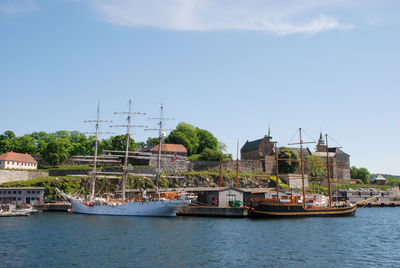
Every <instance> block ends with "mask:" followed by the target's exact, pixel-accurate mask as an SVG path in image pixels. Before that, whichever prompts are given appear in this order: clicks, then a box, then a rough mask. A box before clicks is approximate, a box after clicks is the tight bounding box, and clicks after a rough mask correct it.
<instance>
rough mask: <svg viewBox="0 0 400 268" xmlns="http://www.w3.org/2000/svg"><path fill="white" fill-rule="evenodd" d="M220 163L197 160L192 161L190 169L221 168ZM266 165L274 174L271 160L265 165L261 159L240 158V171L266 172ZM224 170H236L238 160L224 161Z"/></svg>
mask: <svg viewBox="0 0 400 268" xmlns="http://www.w3.org/2000/svg"><path fill="white" fill-rule="evenodd" d="M219 165H220V162H219V161H201V160H196V161H191V162H190V170H193V171H201V170H219ZM265 167H267V171H268V172H270V173H271V174H272V170H271V168H270V165H269V161H268V163H267V165H265V164H264V163H263V162H262V161H259V160H239V172H242V173H254V174H260V173H264V172H265ZM222 170H223V171H230V172H236V161H235V160H232V161H225V162H222ZM265 173H267V172H265ZM267 174H268V173H267Z"/></svg>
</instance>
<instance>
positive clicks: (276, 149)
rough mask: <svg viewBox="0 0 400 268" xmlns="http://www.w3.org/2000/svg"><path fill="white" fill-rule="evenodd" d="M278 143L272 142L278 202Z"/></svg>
mask: <svg viewBox="0 0 400 268" xmlns="http://www.w3.org/2000/svg"><path fill="white" fill-rule="evenodd" d="M277 144H278V142H276V141H275V142H274V147H275V166H276V170H275V171H276V198H277V200H279V159H278V147H277V146H276V145H277Z"/></svg>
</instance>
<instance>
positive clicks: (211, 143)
mask: <svg viewBox="0 0 400 268" xmlns="http://www.w3.org/2000/svg"><path fill="white" fill-rule="evenodd" d="M196 135H197V137H198V139H199V146H198V147H197V153H198V154H200V153H202V152H203V151H204V150H205V149H211V150H218V140H217V138H216V137H214V135H213V134H211V132H209V131H208V130H205V129H200V128H196Z"/></svg>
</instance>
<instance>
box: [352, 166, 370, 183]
mask: <svg viewBox="0 0 400 268" xmlns="http://www.w3.org/2000/svg"><path fill="white" fill-rule="evenodd" d="M350 176H351V178H352V179H357V180H362V182H363V183H364V184H368V183H369V177H370V174H369V171H368V169H366V168H357V167H355V166H352V167H351V168H350Z"/></svg>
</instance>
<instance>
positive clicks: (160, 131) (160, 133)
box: [146, 101, 175, 195]
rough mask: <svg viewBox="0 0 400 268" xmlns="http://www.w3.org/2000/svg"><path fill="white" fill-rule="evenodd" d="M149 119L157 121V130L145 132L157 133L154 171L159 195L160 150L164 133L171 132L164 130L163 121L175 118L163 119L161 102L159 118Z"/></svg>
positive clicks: (162, 104)
mask: <svg viewBox="0 0 400 268" xmlns="http://www.w3.org/2000/svg"><path fill="white" fill-rule="evenodd" d="M149 119H154V120H157V121H158V123H157V124H158V129H157V128H149V129H146V130H157V131H158V138H159V141H158V155H157V170H156V187H157V189H156V191H157V194H158V195H159V192H158V191H159V181H160V177H161V150H162V145H163V142H164V138H165V133H164V131H166V130H171V129H166V128H164V127H165V126H164V121H165V120H175V118H167V117H164V103H163V102H162V101H161V103H160V117H155V118H149Z"/></svg>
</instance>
